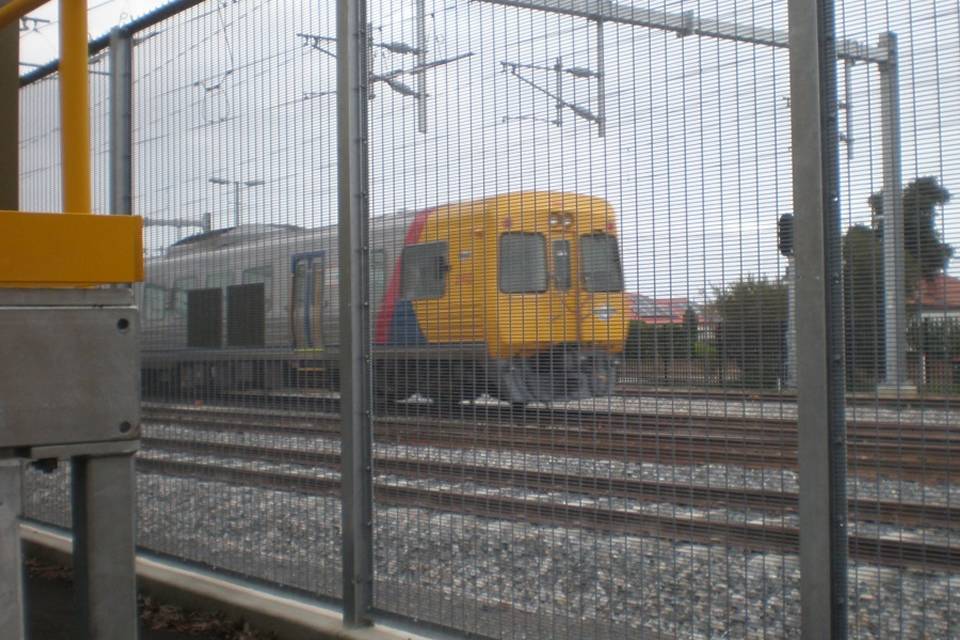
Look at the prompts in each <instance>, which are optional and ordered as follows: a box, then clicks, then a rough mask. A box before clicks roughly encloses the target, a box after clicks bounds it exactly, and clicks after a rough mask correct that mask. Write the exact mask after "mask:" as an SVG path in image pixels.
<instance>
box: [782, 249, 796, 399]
mask: <svg viewBox="0 0 960 640" xmlns="http://www.w3.org/2000/svg"><path fill="white" fill-rule="evenodd" d="M794 262H795V260H794V258H793V257H792V256H791V257H788V258H787V275H786V277H787V372H786V373H787V380H786V384H785V385H784V386H786V387H787V388H788V389H795V388H796V386H797V267H796V264H794Z"/></svg>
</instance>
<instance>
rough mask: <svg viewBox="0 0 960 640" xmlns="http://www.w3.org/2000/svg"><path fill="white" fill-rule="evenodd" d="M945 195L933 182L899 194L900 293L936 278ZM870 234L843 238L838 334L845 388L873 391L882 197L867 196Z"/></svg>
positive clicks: (879, 347) (880, 369)
mask: <svg viewBox="0 0 960 640" xmlns="http://www.w3.org/2000/svg"><path fill="white" fill-rule="evenodd" d="M949 200H950V193H949V192H948V191H947V190H946V189H945V188H944V187H943V186H941V185H940V184H939V182H938V181H937V179H936V178H935V177H931V176H927V177H921V178H916V179H915V180H913V181H912V182H911V183H910V184H909V185H907V187H906V188H905V189H904V190H903V198H902V202H903V242H904V290H905V294H906V299H907V300H908V301H909V300H912V299H913V297H914V295H915V292H916V290H917V285H918V284H919V283H920V282H921V281H922V280H925V279H930V278H933V277H934V276H936V275H937V274H938V273H940V272H942V271H943V270H944V269H945V268H946V267H947V264H948V263H949V261H950V258H951V257H953V247H951V246H950V245H948V244H947V243H945V242H943V241H941V240H940V234H939V232H938V231H937V228H936V225H935V217H936V210H937V207H940V206H943V205H944V204H946V203H947V202H948V201H949ZM868 204H869V205H870V208H871V209H872V211H873V226H872V228H870V227H866V226H863V225H854V226H852V227H850V228H849V229H847V233H846V234H845V235H844V238H843V284H844V297H843V306H844V328H845V350H846V369H847V384H848V385H850V386H862V385H873V384H874V383H876V381H877V380H879V379H880V378H881V377H882V376H883V373H884V366H885V365H884V349H885V344H886V343H885V339H884V307H883V292H884V280H883V278H884V275H883V256H884V250H883V220H884V218H883V213H884V212H883V192H877V193H874V194H873V195H871V196H870V198H869V199H868Z"/></svg>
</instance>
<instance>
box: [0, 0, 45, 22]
mask: <svg viewBox="0 0 960 640" xmlns="http://www.w3.org/2000/svg"><path fill="white" fill-rule="evenodd" d="M46 3H47V0H10V1H9V2H7V4H5V5H3V6H2V7H0V29H2V28H3V27H5V26H7V25H8V24H12V23H14V22H16V21H17V20H19V19H20V18H22V17H23V16H25V15H27V14H28V13H30V12H31V11H33V10H34V9H36V8H37V7H39V6H41V5H44V4H46Z"/></svg>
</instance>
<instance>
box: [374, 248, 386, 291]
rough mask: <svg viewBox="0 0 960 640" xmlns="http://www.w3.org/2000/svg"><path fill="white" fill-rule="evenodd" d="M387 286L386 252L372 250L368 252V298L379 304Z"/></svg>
mask: <svg viewBox="0 0 960 640" xmlns="http://www.w3.org/2000/svg"><path fill="white" fill-rule="evenodd" d="M386 285H387V252H386V251H384V250H383V249H374V250H373V251H371V252H370V298H371V300H374V301H377V302H379V301H380V300H381V299H382V298H383V293H384V291H385V290H386Z"/></svg>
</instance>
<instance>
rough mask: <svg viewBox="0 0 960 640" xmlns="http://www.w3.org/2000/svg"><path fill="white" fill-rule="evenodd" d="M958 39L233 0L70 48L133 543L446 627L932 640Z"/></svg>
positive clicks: (546, 9) (735, 19) (577, 4)
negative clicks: (114, 235) (117, 383)
mask: <svg viewBox="0 0 960 640" xmlns="http://www.w3.org/2000/svg"><path fill="white" fill-rule="evenodd" d="M338 10H339V13H338ZM958 40H960V14H958V9H957V5H956V2H946V1H944V0H909V1H908V0H904V1H903V2H898V3H886V2H880V1H879V0H876V1H875V0H860V1H858V2H852V1H838V2H832V3H831V2H823V3H819V5H818V4H817V3H814V2H807V1H800V0H791V1H790V2H789V3H784V2H772V1H766V2H764V1H762V0H744V1H736V0H716V1H714V2H693V1H684V0H679V1H667V0H651V1H650V2H626V1H625V0H624V1H623V2H616V1H606V0H597V1H592V0H478V1H467V0H383V1H373V2H367V3H351V2H339V3H336V2H333V1H332V0H331V1H329V2H326V3H323V2H320V3H316V2H314V3H301V2H292V1H287V0H242V1H239V2H232V3H224V2H180V3H174V4H172V5H170V6H168V7H166V8H165V9H163V11H162V12H161V13H157V14H153V15H148V16H145V17H143V18H141V19H139V20H137V21H136V22H134V23H132V24H131V25H130V26H128V27H125V28H121V29H118V30H117V31H116V32H115V33H114V34H113V36H112V40H111V41H110V43H109V44H110V46H107V45H108V42H107V40H106V39H104V40H99V41H96V42H95V43H94V44H93V46H92V49H93V50H95V51H96V53H95V54H94V55H93V57H92V58H91V70H93V71H97V72H102V73H94V74H93V75H91V85H92V93H91V95H92V101H91V102H92V104H93V112H92V115H91V118H92V122H93V129H94V136H93V141H94V144H93V153H94V158H93V167H94V177H93V179H94V185H95V189H94V194H95V202H94V207H95V210H96V211H98V212H102V213H128V212H132V213H135V214H137V215H142V216H144V218H145V219H146V237H145V247H146V251H147V278H146V282H145V283H144V284H143V285H142V286H141V287H138V300H139V304H140V311H141V322H142V327H143V338H144V339H143V354H142V357H143V370H142V380H143V398H144V412H143V414H144V419H145V424H144V439H143V447H142V451H141V453H140V455H139V458H138V497H139V502H138V508H139V544H140V546H141V549H142V550H143V551H144V552H149V553H153V554H158V555H161V556H168V557H173V558H176V559H178V560H181V561H186V562H189V563H193V564H196V565H197V566H199V567H203V568H205V569H210V570H214V571H217V572H222V573H224V574H226V575H231V576H235V577H239V578H242V579H246V580H251V581H253V582H255V583H258V584H270V585H273V586H278V587H282V588H284V589H288V590H290V591H291V592H296V593H298V594H301V595H304V594H305V595H307V596H310V597H313V598H316V599H320V600H330V601H336V602H339V603H341V605H342V607H343V609H344V614H345V618H346V620H347V622H348V623H351V624H363V623H366V622H370V621H372V620H401V621H405V622H407V623H414V622H415V623H416V625H417V626H418V628H419V629H421V630H424V631H426V632H429V631H430V630H431V629H433V630H441V631H444V632H452V633H454V634H460V635H465V636H470V637H491V638H551V639H553V638H571V639H574V638H576V639H579V638H624V637H644V638H645V637H684V638H758V637H764V638H783V637H786V638H798V637H800V636H801V632H802V631H803V632H804V633H805V634H806V637H828V634H830V633H832V634H833V637H845V636H849V637H856V638H890V637H902V638H918V637H928V638H946V637H956V636H958V635H960V614H958V608H957V605H958V602H957V592H958V589H960V583H958V577H957V576H958V568H960V555H958V553H960V549H958V548H957V546H956V545H957V542H956V536H957V523H958V522H960V518H958V514H957V513H956V512H955V507H954V502H956V500H957V499H958V498H960V496H958V494H957V489H956V487H955V480H956V477H957V473H958V468H957V462H956V459H957V455H956V452H955V451H954V450H953V449H954V448H955V447H957V446H958V445H960V441H958V438H960V433H958V427H957V425H958V419H957V413H956V411H957V410H956V408H955V406H954V405H955V404H956V403H957V402H958V401H960V396H958V395H957V390H958V384H960V377H958V376H960V280H958V279H957V278H956V277H954V275H953V273H954V271H953V268H952V260H951V259H952V257H953V254H954V247H956V246H957V243H958V242H960V227H958V225H957V224H956V223H955V222H954V218H955V217H956V216H955V215H954V207H955V203H954V202H953V201H952V200H951V197H950V194H951V191H952V190H955V189H957V188H960V187H958V186H957V185H960V156H958V152H957V150H956V149H958V148H960V144H958V143H960V121H958V119H957V116H956V113H955V111H956V110H955V109H951V105H954V104H956V103H957V102H958V99H960V83H958V82H957V80H958V72H960V49H958V48H957V46H956V43H957V41H958ZM54 78H55V73H52V71H51V69H41V70H39V71H35V72H31V74H30V75H29V76H26V77H25V78H24V84H23V88H22V91H21V108H22V112H21V131H20V140H21V167H22V169H21V171H22V179H21V208H22V209H24V210H56V209H57V208H59V206H60V205H59V192H58V186H57V185H58V182H57V176H58V175H59V167H58V162H59V160H58V158H59V150H58V149H57V146H56V145H57V143H56V138H55V136H54V135H53V134H54V131H55V129H56V127H57V114H56V112H55V107H54V106H53V105H56V104H57V100H56V92H57V87H56V83H55V82H54ZM25 476H26V480H27V481H26V483H25V491H26V495H25V496H24V504H26V505H28V509H29V514H30V515H31V517H33V518H35V519H37V520H40V521H44V522H49V523H53V524H56V525H60V526H67V525H68V523H69V522H70V519H69V514H68V513H67V509H68V506H67V505H68V504H69V501H68V500H67V499H66V498H65V497H64V486H65V483H64V478H65V477H66V476H65V475H64V471H63V470H62V468H61V469H60V470H59V471H55V472H53V473H44V472H41V471H39V470H36V469H29V470H26V471H25Z"/></svg>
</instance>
